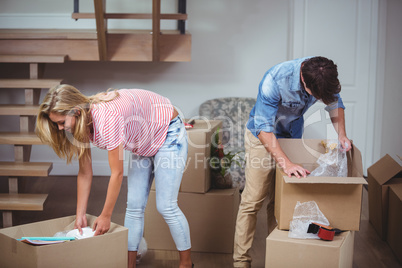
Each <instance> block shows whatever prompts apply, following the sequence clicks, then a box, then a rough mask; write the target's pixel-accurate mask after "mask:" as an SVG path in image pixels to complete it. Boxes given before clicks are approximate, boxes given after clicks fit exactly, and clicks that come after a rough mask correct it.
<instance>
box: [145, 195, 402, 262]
mask: <svg viewBox="0 0 402 268" xmlns="http://www.w3.org/2000/svg"><path fill="white" fill-rule="evenodd" d="M266 237H267V231H266V217H265V211H263V210H261V211H260V213H259V214H258V221H257V230H256V234H255V238H254V244H253V247H252V249H251V252H250V254H251V256H252V258H253V262H252V267H253V268H263V267H264V266H265V239H266ZM192 258H193V262H194V264H195V265H194V267H196V268H226V267H232V263H233V262H232V255H231V254H208V253H198V252H193V253H192ZM138 267H139V268H155V267H164V268H177V267H178V255H177V252H174V251H161V250H149V251H148V252H147V254H146V255H145V257H144V258H143V259H142V260H141V263H140V265H138ZM398 267H402V265H400V264H399V263H398V260H397V259H396V257H395V256H394V254H393V253H392V251H391V249H390V248H389V246H388V244H387V243H386V242H385V241H382V240H381V239H380V238H379V236H378V235H377V233H376V232H375V230H374V229H373V227H372V225H371V224H370V223H369V221H368V199H367V190H366V189H364V190H363V208H362V218H361V226H360V231H359V232H356V235H355V245H354V258H353V268H398ZM275 268H276V267H275Z"/></svg>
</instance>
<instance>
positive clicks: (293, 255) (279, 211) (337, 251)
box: [265, 139, 367, 268]
mask: <svg viewBox="0 0 402 268" xmlns="http://www.w3.org/2000/svg"><path fill="white" fill-rule="evenodd" d="M279 142H280V145H281V147H282V149H283V150H284V152H285V153H286V154H287V155H288V157H289V159H290V160H291V161H292V162H294V163H299V164H301V165H303V166H305V167H306V168H308V169H310V170H311V169H312V168H313V167H314V165H315V163H316V161H317V159H318V157H319V156H320V155H321V154H323V153H325V149H324V147H323V146H322V145H321V140H306V139H282V140H279ZM347 161H348V176H347V177H307V178H300V179H297V178H295V177H288V176H286V174H285V173H284V172H283V170H281V169H280V168H278V167H277V172H276V195H275V217H276V219H277V221H278V228H277V229H275V230H274V231H273V232H272V233H271V234H270V235H269V236H268V237H267V240H266V241H267V245H266V261H265V264H266V265H265V266H266V267H326V268H328V267H352V263H353V245H354V231H358V230H359V228H360V214H361V201H362V190H363V185H364V184H367V182H366V180H365V179H364V178H363V168H362V159H361V153H360V151H359V150H358V149H357V148H356V146H353V148H352V150H351V151H349V152H348V153H347ZM298 201H299V202H307V201H315V202H316V203H317V205H318V207H319V209H320V210H321V212H322V213H323V214H324V216H325V217H326V218H327V219H328V221H329V222H330V225H331V226H332V227H334V228H338V229H340V230H343V231H344V232H343V233H341V234H339V235H336V236H335V238H334V240H333V241H324V240H315V239H313V240H311V239H295V238H289V237H288V233H289V232H288V230H289V223H290V221H291V220H292V218H293V212H294V208H295V206H296V203H297V202H298Z"/></svg>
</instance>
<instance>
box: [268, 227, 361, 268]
mask: <svg viewBox="0 0 402 268" xmlns="http://www.w3.org/2000/svg"><path fill="white" fill-rule="evenodd" d="M288 233H289V232H288V231H281V230H278V229H275V230H274V231H272V233H271V234H270V235H269V236H268V237H267V240H266V241H267V246H266V254H265V268H271V267H273V268H276V267H283V268H285V267H292V268H293V267H298V268H303V267H306V268H313V267H317V268H321V267H325V268H335V267H337V268H348V267H350V268H351V267H352V265H353V245H354V232H353V231H352V232H351V231H347V232H343V233H341V234H339V235H336V236H335V237H334V240H333V241H324V240H318V239H294V238H289V237H288Z"/></svg>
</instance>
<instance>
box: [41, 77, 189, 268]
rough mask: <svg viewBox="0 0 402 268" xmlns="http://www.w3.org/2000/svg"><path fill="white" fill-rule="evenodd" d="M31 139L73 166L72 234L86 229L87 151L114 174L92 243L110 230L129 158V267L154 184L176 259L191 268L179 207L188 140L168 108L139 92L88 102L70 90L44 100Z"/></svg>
mask: <svg viewBox="0 0 402 268" xmlns="http://www.w3.org/2000/svg"><path fill="white" fill-rule="evenodd" d="M36 133H37V135H38V136H39V137H40V139H41V140H42V141H43V142H44V143H46V144H49V145H50V146H51V147H52V148H53V150H54V151H55V152H56V154H57V155H58V156H59V157H60V158H63V159H66V160H67V163H70V162H71V161H72V159H78V161H79V172H78V176H77V185H78V187H77V211H76V214H77V215H76V216H77V217H76V221H75V226H74V227H75V228H78V229H79V230H80V231H81V228H82V227H85V226H87V219H86V216H85V215H86V209H87V203H88V198H89V193H90V189H91V183H92V174H93V172H92V160H91V146H90V143H92V144H93V145H94V146H96V147H98V148H101V149H105V150H107V153H108V160H109V165H110V170H111V176H110V181H109V186H108V189H107V195H106V200H105V204H104V207H103V210H102V212H101V214H100V215H99V217H98V218H97V219H96V221H95V222H94V225H93V226H92V228H93V229H94V231H95V235H101V234H104V233H106V232H107V231H108V230H109V228H110V220H111V216H112V212H113V209H114V206H115V203H116V200H117V197H118V195H119V192H120V188H121V183H122V180H123V150H128V151H130V152H131V153H130V161H129V167H128V176H127V183H128V195H127V209H126V216H125V221H124V225H125V226H126V227H127V228H128V229H129V232H128V267H129V268H132V267H136V257H137V250H138V245H139V243H140V240H141V238H142V236H143V229H144V210H145V206H146V203H147V200H148V194H149V190H150V187H151V184H152V180H153V177H155V187H156V189H155V190H156V203H157V209H158V211H159V213H161V215H162V216H163V217H164V219H165V221H166V223H167V224H168V225H169V228H170V232H171V235H172V237H173V240H174V241H175V243H176V247H177V249H178V251H179V255H180V266H179V267H180V268H185V267H192V262H191V254H190V248H191V241H190V231H189V226H188V222H187V219H186V217H185V216H184V214H183V213H182V211H181V210H180V208H179V207H178V205H177V196H178V192H179V187H180V183H181V179H182V174H183V170H184V166H185V162H186V158H187V146H188V143H187V133H186V131H185V127H184V124H183V121H182V119H181V118H180V116H179V115H178V112H177V111H176V110H175V108H174V107H173V106H172V104H171V103H170V101H169V100H168V99H167V98H165V97H162V96H160V95H158V94H156V93H153V92H150V91H146V90H140V89H121V90H114V91H108V92H103V93H99V94H96V95H94V96H90V97H87V96H85V95H83V94H82V93H81V92H80V91H79V90H77V89H76V88H75V87H73V86H70V85H60V86H56V87H54V88H52V89H50V90H49V92H48V93H47V94H46V96H45V98H44V100H43V102H42V104H41V105H40V111H39V114H38V117H37V123H36Z"/></svg>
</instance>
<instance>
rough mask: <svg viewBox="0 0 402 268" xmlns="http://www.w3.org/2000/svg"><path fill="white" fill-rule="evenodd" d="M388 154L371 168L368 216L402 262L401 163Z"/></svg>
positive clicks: (369, 173)
mask: <svg viewBox="0 0 402 268" xmlns="http://www.w3.org/2000/svg"><path fill="white" fill-rule="evenodd" d="M401 162H402V161H401V160H400V159H399V158H395V159H394V158H392V157H391V156H390V155H388V154H387V155H385V156H384V157H383V158H381V159H380V160H378V161H377V162H376V163H374V164H373V165H372V166H371V167H369V168H368V182H369V187H368V194H369V220H370V223H371V224H372V225H373V227H374V229H375V230H376V231H377V233H378V235H379V236H380V237H381V239H382V240H386V241H387V243H388V244H389V246H390V247H391V249H392V251H393V252H394V253H395V256H396V257H397V258H398V260H399V262H400V263H401V264H402V233H401V231H400V230H399V229H400V228H401V226H402V164H401Z"/></svg>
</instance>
